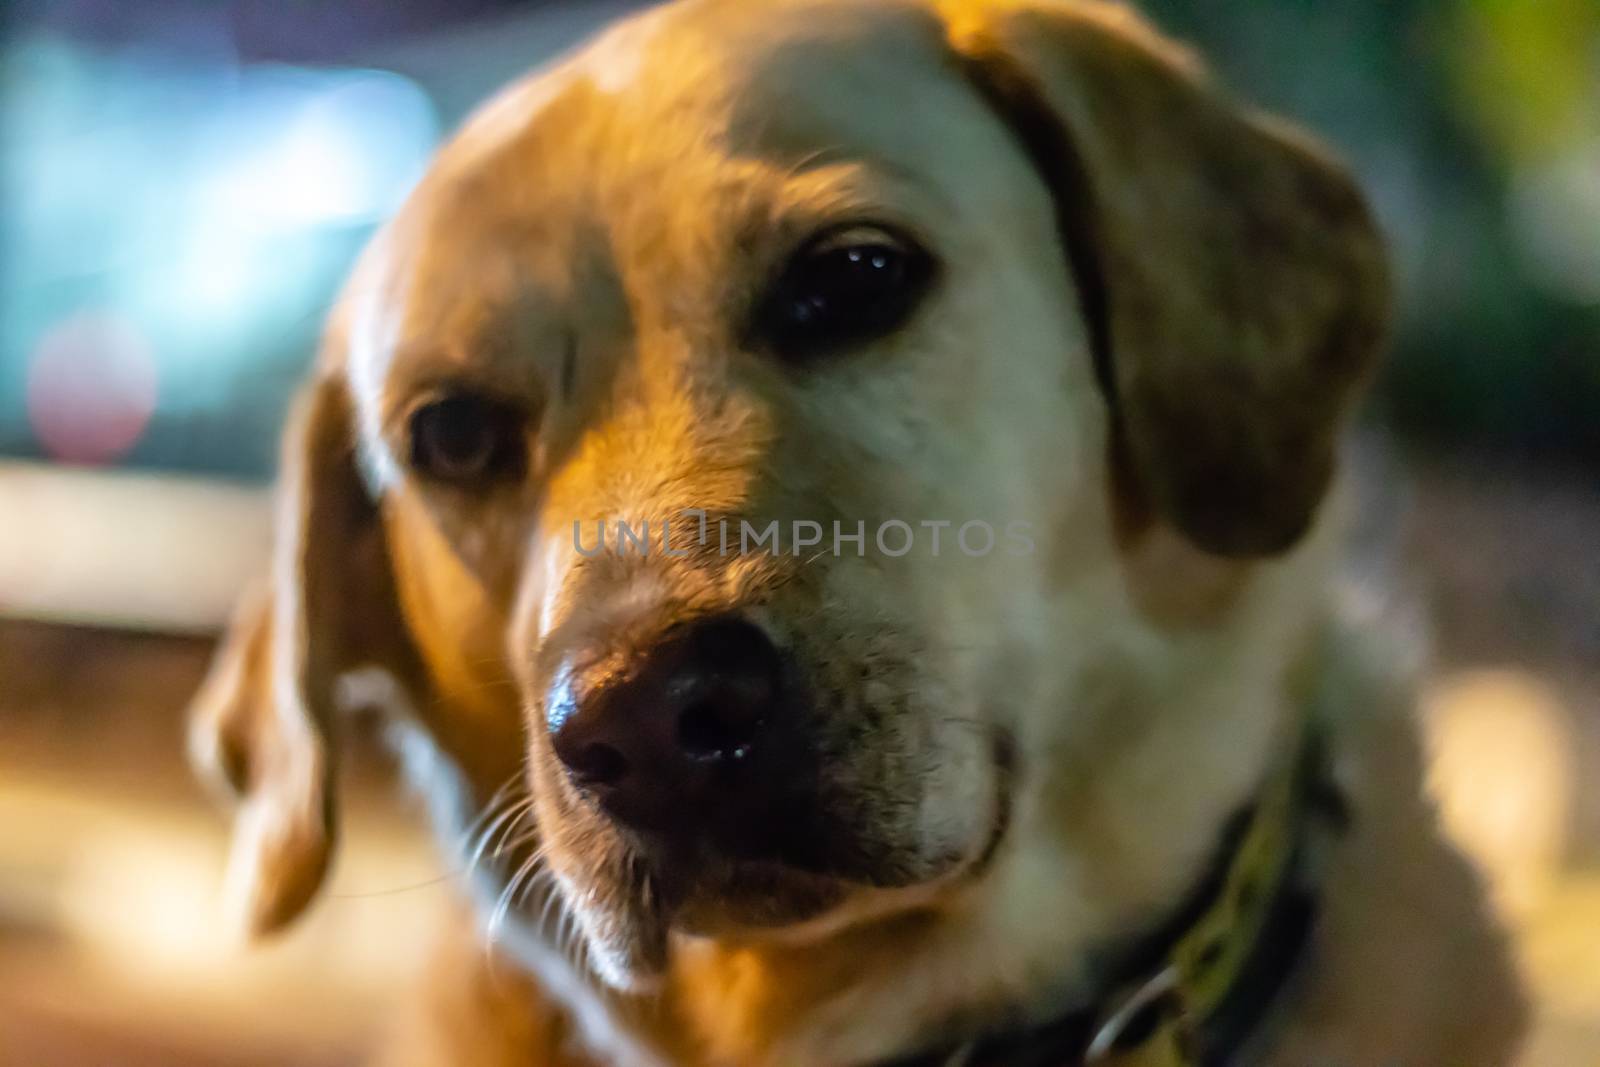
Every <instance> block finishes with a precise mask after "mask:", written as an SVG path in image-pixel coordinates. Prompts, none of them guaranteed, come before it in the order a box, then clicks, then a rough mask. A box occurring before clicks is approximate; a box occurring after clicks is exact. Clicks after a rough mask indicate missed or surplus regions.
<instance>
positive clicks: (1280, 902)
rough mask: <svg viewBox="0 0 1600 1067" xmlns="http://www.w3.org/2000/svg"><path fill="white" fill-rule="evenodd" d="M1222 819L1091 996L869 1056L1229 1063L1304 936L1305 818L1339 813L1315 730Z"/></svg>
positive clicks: (1309, 899)
mask: <svg viewBox="0 0 1600 1067" xmlns="http://www.w3.org/2000/svg"><path fill="white" fill-rule="evenodd" d="M1284 752H1285V754H1284V757H1283V758H1281V759H1280V760H1278V763H1277V765H1276V766H1274V767H1273V768H1272V770H1271V772H1270V774H1269V777H1268V779H1267V781H1266V782H1264V783H1263V785H1262V787H1261V789H1260V791H1259V792H1258V793H1257V795H1256V797H1255V800H1254V802H1253V803H1252V804H1251V805H1250V806H1249V807H1248V808H1246V809H1245V810H1244V811H1241V812H1240V813H1239V814H1238V815H1237V816H1235V817H1234V818H1233V819H1232V820H1230V822H1229V824H1228V827H1227V829H1226V830H1225V831H1224V832H1223V835H1222V840H1221V843H1220V845H1219V847H1218V849H1217V855H1216V859H1215V860H1214V861H1213V863H1212V866H1211V868H1210V870H1209V872H1208V874H1207V875H1206V877H1205V878H1204V879H1203V880H1202V881H1201V882H1200V884H1199V885H1198V886H1197V887H1196V889H1195V890H1194V891H1193V892H1192V893H1190V895H1189V896H1188V898H1187V899H1186V900H1185V902H1184V904H1183V905H1182V906H1181V907H1180V908H1179V909H1177V911H1176V912H1175V913H1174V914H1173V916H1172V917H1171V918H1170V919H1169V920H1168V921H1166V922H1165V923H1163V924H1162V925H1161V926H1160V927H1159V928H1158V929H1156V930H1155V931H1153V932H1152V933H1150V934H1149V935H1147V936H1145V937H1143V938H1140V939H1139V940H1138V942H1137V943H1135V944H1134V945H1133V946H1132V948H1131V949H1126V950H1124V951H1121V952H1117V953H1116V954H1115V958H1116V959H1117V960H1118V963H1117V965H1116V966H1115V967H1113V968H1110V969H1109V971H1108V973H1110V974H1112V975H1113V976H1115V977H1114V978H1113V980H1112V981H1110V982H1109V983H1108V984H1107V987H1106V989H1107V992H1106V995H1105V996H1104V997H1102V998H1101V999H1100V1001H1099V1002H1098V1003H1097V1004H1095V1005H1094V1006H1092V1007H1090V1008H1087V1009H1083V1010H1079V1011H1074V1012H1071V1013H1068V1014H1067V1015H1064V1016H1062V1017H1060V1018H1058V1019H1055V1020H1053V1021H1051V1022H1048V1023H1045V1024H1043V1025H1041V1026H1037V1027H1032V1028H1028V1029H1023V1030H1018V1031H1011V1032H1002V1033H991V1034H985V1035H980V1036H978V1037H977V1038H975V1039H973V1040H969V1041H966V1042H964V1043H961V1044H957V1045H954V1046H946V1047H945V1048H943V1049H940V1050H938V1051H934V1052H923V1053H918V1054H916V1055H914V1056H909V1057H905V1058H901V1059H897V1060H894V1061H892V1062H889V1063H883V1064H879V1065H877V1067H1077V1065H1084V1067H1225V1065H1226V1064H1228V1063H1229V1062H1230V1059H1231V1057H1233V1056H1234V1055H1235V1053H1237V1051H1238V1050H1239V1048H1240V1047H1241V1046H1242V1045H1243V1044H1244V1042H1245V1040H1246V1039H1247V1038H1248V1037H1249V1036H1250V1035H1251V1034H1252V1033H1253V1032H1254V1031H1255V1029H1256V1028H1257V1026H1258V1025H1259V1024H1260V1022H1261V1020H1262V1019H1263V1018H1264V1017H1265V1015H1266V1014H1267V1010H1268V1009H1269V1008H1270V1007H1271V1005H1272V1001H1273V999H1274V995H1275V994H1276V993H1277V992H1278V990H1279V989H1280V988H1282V987H1283V986H1284V985H1285V984H1286V982H1287V981H1288V979H1289V977H1290V975H1291V973H1292V972H1293V970H1294V966H1295V964H1296V962H1297V961H1298V960H1299V958H1300V955H1301V953H1302V951H1303V950H1304V948H1305V946H1306V944H1307V942H1308V941H1309V940H1310V934H1311V930H1312V926H1313V924H1314V921H1315V917H1316V894H1315V891H1314V889H1312V888H1311V886H1310V885H1309V884H1308V878H1307V876H1306V872H1305V867H1306V851H1307V837H1308V836H1309V834H1308V829H1309V824H1310V822H1311V820H1312V817H1313V816H1314V815H1315V814H1317V813H1318V812H1319V811H1320V812H1330V813H1331V814H1332V815H1333V816H1335V818H1336V820H1337V819H1339V818H1342V812H1341V811H1340V805H1339V802H1338V798H1337V795H1336V794H1335V793H1333V791H1332V790H1331V789H1330V788H1329V786H1328V780H1327V777H1326V774H1325V773H1324V767H1323V759H1322V752H1321V744H1320V740H1319V737H1318V736H1317V734H1316V733H1315V732H1314V731H1311V730H1306V731H1304V736H1303V738H1302V740H1301V741H1300V743H1298V744H1292V745H1287V746H1285V749H1284Z"/></svg>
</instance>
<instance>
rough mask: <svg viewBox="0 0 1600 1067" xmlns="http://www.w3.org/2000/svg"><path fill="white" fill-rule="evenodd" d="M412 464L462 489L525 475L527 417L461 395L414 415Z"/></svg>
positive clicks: (501, 405) (495, 403) (426, 406)
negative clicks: (525, 421)
mask: <svg viewBox="0 0 1600 1067" xmlns="http://www.w3.org/2000/svg"><path fill="white" fill-rule="evenodd" d="M410 431H411V465H412V467H413V468H415V469H416V470H417V471H418V472H419V473H421V474H423V475H424V476H426V477H429V478H433V479H436V480H438V481H441V482H449V483H452V484H456V485H472V484H482V483H486V482H490V481H505V480H510V479H513V478H518V477H521V475H522V471H523V465H524V463H525V460H526V449H525V443H524V439H523V420H522V416H521V414H520V413H519V412H518V411H517V410H516V409H515V408H513V407H512V406H511V405H509V404H505V403H502V402H499V401H495V400H490V399H487V398H485V397H479V396H472V395H467V394H458V395H452V396H447V397H443V398H441V399H438V400H435V401H432V402H431V403H428V404H424V405H423V406H422V407H420V408H418V409H417V410H416V412H415V413H414V414H413V415H412V416H411V426H410Z"/></svg>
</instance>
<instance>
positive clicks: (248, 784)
mask: <svg viewBox="0 0 1600 1067" xmlns="http://www.w3.org/2000/svg"><path fill="white" fill-rule="evenodd" d="M352 421H353V420H352V414H351V409H350V402H349V397H348V395H347V393H346V389H345V385H344V382H343V377H342V375H341V374H339V373H337V372H335V371H324V372H321V373H319V375H318V377H317V378H315V379H314V380H313V382H312V383H311V384H310V385H309V386H308V387H306V389H305V390H304V392H303V393H302V395H301V396H300V398H299V401H298V403H297V404H296V405H295V408H294V410H293V412H292V414H291V417H290V422H289V426H288V429H287V431H286V433H285V437H284V449H283V457H282V467H281V472H280V475H279V485H278V498H277V512H276V531H275V541H274V545H273V563H272V570H271V573H270V575H269V577H268V580H267V581H266V582H264V583H263V584H262V585H261V586H260V587H259V588H258V589H256V590H254V591H252V592H251V593H250V595H248V596H247V597H246V598H245V600H244V602H243V603H242V604H241V606H240V609H239V613H238V615H237V617H236V618H235V620H234V622H233V625H232V628H231V630H230V631H229V633H228V634H227V636H226V637H225V638H224V640H223V642H222V645H221V648H220V650H219V652H218V654H217V657H216V661H215V663H214V664H213V666H212V669H211V673H210V675H209V677H208V678H207V679H206V682H205V684H204V685H203V686H202V688H201V690H200V692H199V694H198V695H197V696H196V698H195V700H194V703H193V705H192V707H191V709H190V748H191V753H192V755H193V757H194V761H195V763H196V765H197V767H198V768H199V769H200V771H201V772H202V774H204V775H205V776H206V777H207V778H209V779H210V780H211V781H212V782H214V783H215V784H217V785H218V786H219V787H220V788H221V789H222V790H223V791H225V792H226V793H228V794H230V795H231V796H232V797H233V798H234V799H235V800H236V801H237V810H236V814H235V818H234V829H233V844H232V849H231V854H230V858H229V865H228V876H227V885H226V894H227V906H228V908H229V910H230V912H232V913H233V915H234V916H235V917H236V919H237V920H238V921H239V923H240V924H241V925H242V926H243V927H244V929H245V930H246V931H247V932H248V933H250V934H251V935H261V934H265V933H269V932H271V931H274V930H276V929H278V928H280V927H282V926H283V925H285V924H286V923H288V922H289V921H290V920H292V919H293V918H294V917H295V916H296V915H298V914H300V912H301V911H303V910H304V909H305V907H306V905H307V904H308V903H309V902H310V901H311V898H312V897H313V895H314V894H315V893H316V891H317V888H318V887H319V886H320V885H321V884H322V880H323V877H324V875H325V874H326V871H327V867H328V862H329V859H330V857H331V855H332V851H333V843H334V838H335V832H336V822H335V808H334V763H335V752H334V737H333V731H332V719H333V717H334V714H335V712H336V710H337V708H338V705H339V704H340V702H341V686H340V680H341V678H344V677H346V676H348V674H349V672H350V671H352V670H355V669H357V668H364V667H372V666H377V667H381V668H384V669H387V670H389V671H391V672H393V673H395V674H397V675H400V676H402V678H406V677H408V676H411V675H412V671H413V669H414V668H413V667H412V664H413V662H414V655H413V653H412V652H411V646H410V642H409V640H408V638H407V636H406V633H405V628H404V625H403V623H402V622H401V619H400V613H399V609H398V606H397V604H396V597H395V589H394V581H393V576H392V574H391V572H390V568H389V562H388V554H387V550H386V546H385V539H384V534H383V527H382V521H381V516H380V514H379V510H378V507H377V505H376V504H375V502H374V500H373V498H372V496H371V495H370V494H369V492H368V490H367V487H366V485H365V483H364V481H363V479H362V477H361V474H360V471H359V469H358V466H357V463H356V456H355V433H354V427H353V425H352Z"/></svg>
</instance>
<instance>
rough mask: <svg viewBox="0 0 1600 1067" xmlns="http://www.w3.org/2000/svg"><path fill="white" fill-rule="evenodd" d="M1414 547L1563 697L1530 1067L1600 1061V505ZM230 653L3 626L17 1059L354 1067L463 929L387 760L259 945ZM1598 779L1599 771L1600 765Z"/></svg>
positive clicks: (1540, 508) (364, 773)
mask: <svg viewBox="0 0 1600 1067" xmlns="http://www.w3.org/2000/svg"><path fill="white" fill-rule="evenodd" d="M1411 498H1412V499H1411V518H1410V520H1409V521H1408V523H1407V525H1406V527H1405V529H1404V532H1403V534H1402V536H1401V538H1400V540H1401V552H1402V556H1403V558H1404V560H1405V562H1406V567H1405V572H1406V573H1407V574H1408V575H1412V576H1415V577H1416V578H1417V579H1418V580H1419V581H1420V584H1421V587H1422V588H1421V591H1422V592H1423V593H1424V594H1425V595H1426V599H1427V601H1428V603H1430V604H1431V605H1432V608H1433V614H1434V619H1433V623H1434V630H1435V632H1436V634H1437V639H1438V647H1437V648H1436V650H1435V651H1436V658H1437V660H1438V662H1439V664H1440V669H1441V671H1442V672H1444V673H1445V674H1446V675H1447V676H1454V675H1455V674H1457V673H1459V672H1466V671H1473V670H1480V669H1483V668H1496V669H1509V670H1514V671H1517V672H1522V673H1524V674H1526V675H1527V676H1529V677H1532V678H1535V679H1538V680H1539V683H1540V684H1541V685H1543V686H1546V687H1547V688H1548V689H1549V691H1550V692H1552V693H1554V694H1555V698H1554V699H1556V700H1557V701H1558V702H1559V704H1560V705H1561V707H1562V708H1564V710H1565V713H1566V715H1567V716H1568V718H1569V719H1570V723H1571V727H1572V732H1573V733H1572V736H1573V747H1574V750H1575V752H1576V759H1577V761H1578V766H1579V767H1580V773H1578V774H1577V775H1576V778H1575V782H1576V797H1575V807H1574V813H1573V817H1572V820H1571V822H1572V827H1573V832H1572V837H1571V841H1570V843H1569V849H1568V852H1567V857H1566V864H1565V869H1564V873H1563V875H1562V877H1561V878H1560V879H1559V880H1558V881H1557V882H1556V883H1555V884H1554V885H1553V886H1550V887H1548V888H1547V889H1546V890H1545V891H1544V892H1543V893H1541V895H1540V899H1539V900H1538V901H1536V902H1535V903H1534V904H1533V906H1531V907H1530V908H1529V910H1528V912H1527V915H1526V918H1525V920H1524V922H1523V929H1522V932H1521V935H1520V947H1521V953H1522V956H1523V959H1524V962H1525V965H1526V967H1527V970H1528V973H1529V975H1530V978H1531V980H1532V983H1533V985H1534V987H1535V989H1536V991H1537V996H1538V1012H1539V1025H1538V1029H1537V1031H1536V1033H1535V1034H1534V1037H1533V1040H1532V1042H1531V1044H1530V1047H1529V1052H1528V1057H1527V1059H1526V1061H1525V1064H1526V1067H1576V1065H1578V1064H1586V1063H1595V1062H1600V667H1597V664H1600V655H1596V654H1595V652H1596V649H1597V648H1600V615H1597V614H1596V611H1595V607H1594V606H1595V605H1596V604H1600V560H1597V558H1596V550H1595V548H1594V546H1596V545H1600V495H1597V494H1596V493H1595V492H1594V489H1593V486H1592V484H1586V483H1584V482H1582V481H1580V480H1579V479H1576V478H1567V479H1562V478H1559V477H1539V478H1534V477H1530V476H1528V475H1526V474H1525V473H1523V472H1517V471H1512V470H1507V471H1503V472H1496V471H1495V470H1494V469H1493V468H1492V467H1485V466H1483V465H1478V464H1473V465H1464V464H1462V465H1455V466H1432V467H1426V468H1424V473H1423V474H1422V475H1421V476H1419V477H1418V478H1416V479H1415V481H1414V483H1413V491H1412V493H1411ZM208 652H209V645H208V643H207V642H204V641H200V640H194V639H184V638H170V637H157V636H140V635H132V634H127V633H118V632H111V631H102V630H84V629H72V628H67V627H62V626H45V625H39V624H24V623H16V622H11V623H0V828H3V830H0V1063H4V1064H5V1065H6V1067H33V1065H36V1064H49V1065H52V1067H55V1065H60V1067H80V1065H83V1067H87V1065H96V1067H99V1065H107V1064H116V1065H129V1067H178V1065H182V1067H212V1065H215V1067H253V1065H256V1064H260V1065H263V1067H264V1065H267V1064H273V1065H276V1067H333V1065H337V1064H352V1063H356V1062H358V1060H359V1050H360V1049H361V1048H362V1047H363V1045H364V1044H365V1043H366V1041H367V1040H368V1038H369V1037H370V1035H371V1034H372V1033H373V1031H374V1029H375V1028H376V1027H378V1026H381V1025H382V1022H383V1018H384V1016H383V1011H384V1007H385V1005H387V1004H389V1003H390V1002H392V1000H393V998H394V995H395V993H396V991H397V987H398V986H400V985H401V984H402V983H404V982H405V981H406V980H407V978H408V977H409V976H410V975H411V974H412V972H414V970H415V969H416V968H417V966H418V965H419V961H418V958H417V954H418V953H419V952H420V951H421V948H422V946H423V945H425V944H426V943H427V941H428V931H429V930H430V928H432V927H433V926H434V925H435V924H437V923H438V922H440V921H441V919H442V917H443V912H444V907H445V904H446V901H447V900H448V899H449V896H450V893H451V889H450V887H449V885H448V873H449V872H446V871H443V870H441V869H440V866H439V862H438V860H437V859H436V858H435V857H434V855H433V853H432V852H431V850H430V849H429V848H428V846H427V844H426V841H425V838H424V835H423V832H422V829H421V819H420V817H419V816H418V814H417V813H416V812H415V811H414V810H413V807H414V806H412V805H408V804H405V803H403V802H400V801H397V800H396V799H395V793H396V788H395V783H394V782H393V781H392V780H391V777H390V775H389V774H388V773H387V771H386V770H385V769H384V766H383V761H382V760H381V759H379V758H376V757H375V754H374V750H373V747H372V746H371V745H361V744H357V745H356V746H354V749H355V751H354V757H353V759H352V760H351V764H352V766H351V767H349V768H348V769H347V773H346V777H347V779H349V786H348V787H347V790H346V797H345V811H346V817H345V824H344V825H345V838H344V846H343V848H342V850H341V853H340V858H339V861H338V866H337V868H336V870H335V872H334V874H333V878H332V883H331V886H330V891H329V893H328V894H327V895H326V896H325V898H324V899H323V900H322V901H321V902H320V903H319V905H318V906H317V907H316V908H315V909H314V910H313V912H312V914H311V917H310V919H309V921H307V922H305V923H303V924H302V925H300V926H299V927H297V928H296V929H295V930H294V931H293V932H292V933H291V934H290V935H289V936H287V937H286V938H284V939H282V940H281V941H278V942H275V943H273V944H272V945H270V946H268V947H266V948H264V949H258V950H251V951H244V950H240V949H238V948H236V947H235V946H232V945H230V944H229V943H228V942H227V941H226V939H225V938H224V937H223V936H222V934H221V933H220V926H219V923H218V917H217V915H216V911H215V909H216V900H217V896H218V894H217V879H218V874H219V872H220V868H221V860H222V848H223V843H224V829H225V827H224V824H223V821H222V819H221V818H220V817H219V816H217V815H216V814H215V813H214V811H213V809H212V808H211V806H210V804H209V802H208V800H207V798H205V797H204V796H203V795H202V794H201V792H200V791H199V789H198V787H197V786H195V785H194V784H193V782H192V780H191V779H190V777H189V774H188V772H187V769H186V767H185V766H184V764H183V760H182V752H183V734H182V722H181V710H182V706H183V703H184V700H185V698H186V697H187V696H188V694H189V693H191V692H192V691H193V689H194V688H195V686H196V684H197V683H198V681H199V679H200V677H201V674H202V672H203V670H204V668H205V663H206V658H207V655H208ZM1584 770H1586V771H1587V772H1588V773H1582V771H1584Z"/></svg>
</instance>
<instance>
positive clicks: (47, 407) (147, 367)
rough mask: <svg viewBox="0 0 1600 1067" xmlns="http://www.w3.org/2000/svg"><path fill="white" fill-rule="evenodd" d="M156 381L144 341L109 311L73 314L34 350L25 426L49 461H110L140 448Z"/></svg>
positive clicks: (126, 322) (85, 462)
mask: <svg viewBox="0 0 1600 1067" xmlns="http://www.w3.org/2000/svg"><path fill="white" fill-rule="evenodd" d="M159 387H160V376H159V373H158V371H157V368H156V362H155V358H154V356H153V354H152V352H151V349H150V345H149V343H148V342H147V341H146V340H145V338H144V336H143V334H141V333H140V332H139V330H138V328H137V327H136V326H135V325H134V324H133V323H131V322H129V321H127V320H126V319H125V318H123V317H121V316H118V315H116V314H114V313H111V312H107V311H100V310H88V311H81V312H78V313H75V314H73V315H71V316H69V317H67V318H65V319H63V320H61V321H60V322H58V323H56V324H55V325H54V326H52V327H51V328H50V330H49V331H48V332H46V333H45V334H44V336H43V337H41V338H40V339H39V343H38V345H37V346H36V347H35V348H34V352H33V360H32V363H31V365H30V367H29V372H28V421H29V424H30V425H31V426H32V427H33V432H34V435H35V437H37V439H38V441H39V443H40V444H41V445H42V446H43V447H44V450H45V452H46V453H47V454H49V456H50V457H51V458H52V459H56V460H60V461H62V462H65V463H83V464H105V463H112V462H114V461H116V460H118V459H120V458H121V457H123V456H125V455H127V453H128V452H129V451H130V450H131V449H132V448H133V446H134V445H136V444H137V443H138V442H139V438H140V437H141V436H142V435H143V434H144V431H145V428H146V427H147V426H148V425H149V424H150V417H151V415H152V414H154V412H155V408H156V397H157V394H158V392H159Z"/></svg>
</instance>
